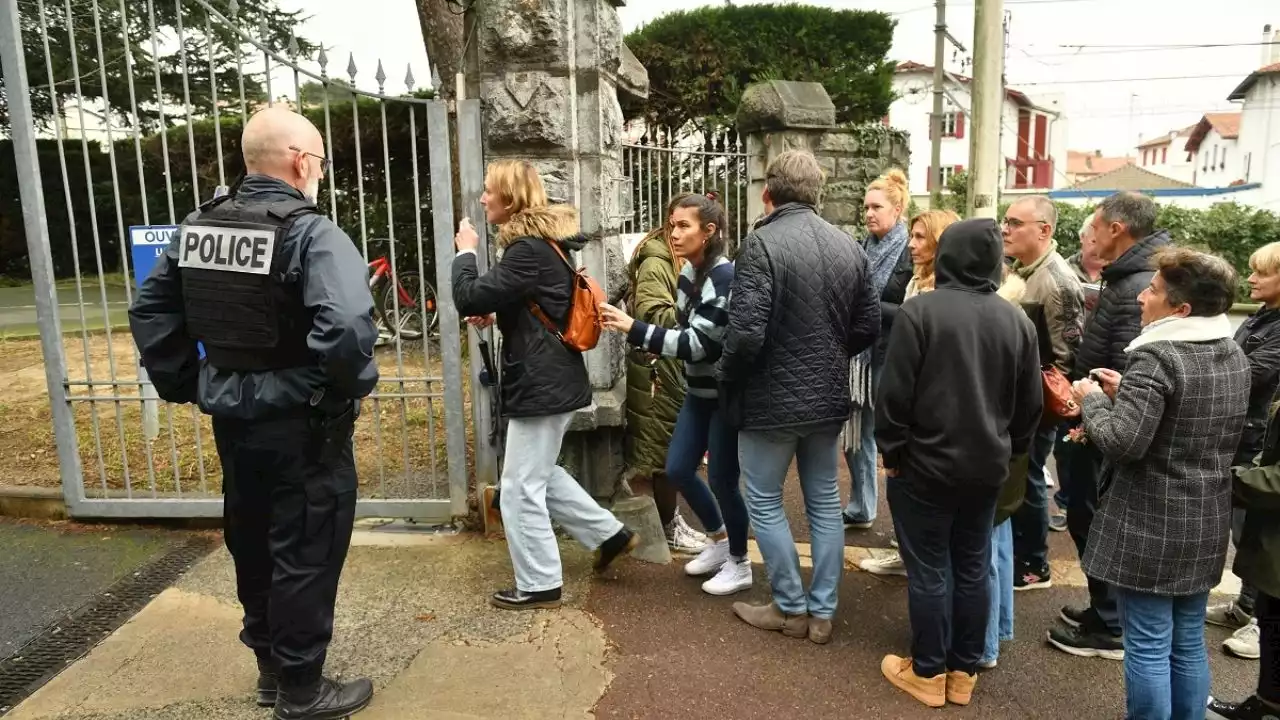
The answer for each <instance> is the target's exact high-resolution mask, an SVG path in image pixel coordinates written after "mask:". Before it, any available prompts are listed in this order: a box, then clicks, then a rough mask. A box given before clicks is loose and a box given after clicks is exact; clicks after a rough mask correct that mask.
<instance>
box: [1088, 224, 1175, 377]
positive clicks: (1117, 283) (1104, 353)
mask: <svg viewBox="0 0 1280 720" xmlns="http://www.w3.org/2000/svg"><path fill="white" fill-rule="evenodd" d="M1169 243H1170V240H1169V233H1168V232H1166V231H1164V230H1157V231H1156V232H1155V233H1154V234H1152V235H1150V236H1148V237H1146V238H1143V239H1142V240H1139V241H1138V242H1137V244H1135V245H1134V246H1133V247H1131V248H1129V250H1128V251H1126V252H1125V254H1123V255H1121V256H1120V257H1119V258H1117V259H1116V261H1115V262H1113V263H1111V264H1110V265H1108V266H1106V267H1105V268H1103V270H1102V282H1103V287H1102V292H1101V293H1099V294H1098V304H1097V306H1096V307H1095V308H1094V309H1093V314H1092V315H1090V316H1089V322H1088V324H1087V325H1085V328H1084V337H1083V338H1082V339H1081V341H1080V349H1079V350H1077V351H1076V367H1075V372H1074V373H1073V374H1072V378H1073V379H1078V378H1082V377H1085V376H1086V375H1088V374H1089V371H1090V370H1094V369H1096V368H1111V369H1112V370H1116V371H1118V372H1124V366H1125V361H1126V358H1125V353H1124V349H1125V347H1127V346H1128V345H1129V343H1130V342H1132V341H1133V339H1134V338H1136V337H1138V333H1139V332H1141V330H1142V306H1141V305H1139V304H1138V293H1140V292H1142V291H1143V289H1145V288H1146V287H1147V285H1149V284H1151V276H1152V275H1154V274H1155V271H1154V270H1152V268H1151V256H1152V255H1155V253H1156V251H1158V250H1159V249H1160V248H1162V247H1164V246H1166V245H1168V244H1169Z"/></svg>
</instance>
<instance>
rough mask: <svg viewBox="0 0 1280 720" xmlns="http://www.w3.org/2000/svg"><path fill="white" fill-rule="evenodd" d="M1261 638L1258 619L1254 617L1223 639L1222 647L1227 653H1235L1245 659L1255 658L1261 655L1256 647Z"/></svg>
mask: <svg viewBox="0 0 1280 720" xmlns="http://www.w3.org/2000/svg"><path fill="white" fill-rule="evenodd" d="M1261 639H1262V638H1261V631H1260V630H1259V629H1258V621H1257V619H1256V618H1255V619H1253V620H1250V621H1249V624H1248V625H1245V626H1244V627H1242V628H1240V629H1239V630H1237V631H1235V633H1233V634H1232V635H1231V637H1229V638H1227V639H1226V640H1223V641H1222V649H1223V650H1226V651H1227V654H1228V655H1235V656H1236V657H1238V658H1244V659H1245V660H1257V659H1258V658H1259V657H1262V653H1261V652H1260V651H1259V648H1258V645H1259V643H1260V641H1261Z"/></svg>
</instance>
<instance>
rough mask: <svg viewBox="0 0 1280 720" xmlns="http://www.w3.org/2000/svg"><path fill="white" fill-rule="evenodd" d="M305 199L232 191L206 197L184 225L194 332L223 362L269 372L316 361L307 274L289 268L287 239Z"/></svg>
mask: <svg viewBox="0 0 1280 720" xmlns="http://www.w3.org/2000/svg"><path fill="white" fill-rule="evenodd" d="M317 212H318V210H317V209H316V207H315V205H314V204H312V203H309V202H306V201H304V200H283V201H280V202H276V203H271V204H261V205H247V204H240V203H237V202H235V196H234V195H227V196H223V197H220V198H216V199H214V200H211V201H209V202H208V203H205V204H204V205H202V206H201V207H200V212H199V213H198V214H197V215H196V216H195V217H193V218H190V219H189V220H187V222H186V223H184V224H183V225H182V227H181V228H180V230H179V238H178V267H179V269H180V272H181V274H182V299H183V306H184V311H185V313H186V320H187V333H188V334H189V335H190V336H191V337H194V338H196V339H197V340H199V341H200V342H202V343H203V344H204V348H205V355H206V357H208V359H209V362H210V363H211V364H213V366H214V367H216V368H218V369H219V370H231V371H238V372H263V371H268V370H283V369H286V368H294V367H303V366H306V365H310V364H312V362H314V361H313V360H312V358H311V352H310V350H309V349H308V348H307V334H308V332H310V330H311V315H310V313H309V312H308V311H307V309H306V307H305V306H304V305H303V302H302V279H301V278H300V277H294V278H290V277H287V275H288V263H289V258H288V256H287V255H285V253H284V239H285V236H286V235H287V234H288V232H289V227H290V226H291V225H293V223H294V221H295V220H297V219H298V218H300V217H304V216H306V215H310V214H313V213H317Z"/></svg>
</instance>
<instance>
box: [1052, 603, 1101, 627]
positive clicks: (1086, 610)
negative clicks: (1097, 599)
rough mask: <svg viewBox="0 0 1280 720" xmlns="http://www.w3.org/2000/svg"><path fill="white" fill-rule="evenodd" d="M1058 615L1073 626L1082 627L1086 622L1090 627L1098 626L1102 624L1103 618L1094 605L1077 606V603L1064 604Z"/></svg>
mask: <svg viewBox="0 0 1280 720" xmlns="http://www.w3.org/2000/svg"><path fill="white" fill-rule="evenodd" d="M1058 617H1060V618H1062V622H1064V623H1066V624H1067V625H1070V626H1071V627H1073V628H1078V627H1081V626H1082V625H1085V624H1086V623H1087V624H1089V626H1090V627H1098V626H1099V625H1101V624H1102V620H1101V619H1100V618H1099V617H1098V611H1097V610H1094V609H1093V606H1085V607H1076V606H1075V605H1063V606H1062V609H1061V610H1059V611H1058Z"/></svg>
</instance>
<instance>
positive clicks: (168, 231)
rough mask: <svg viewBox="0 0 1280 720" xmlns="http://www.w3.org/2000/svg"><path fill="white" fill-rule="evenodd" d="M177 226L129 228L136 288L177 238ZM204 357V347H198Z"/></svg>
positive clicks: (139, 286)
mask: <svg viewBox="0 0 1280 720" xmlns="http://www.w3.org/2000/svg"><path fill="white" fill-rule="evenodd" d="M178 229H179V226H177V225H133V226H130V227H129V245H130V248H131V249H132V255H133V281H134V284H135V285H137V287H138V288H141V287H142V283H143V282H145V281H146V279H147V277H148V276H149V275H151V271H152V270H153V269H154V268H155V266H156V263H157V262H158V261H159V260H160V256H161V255H163V254H164V251H165V249H166V248H168V247H169V243H170V242H172V241H173V239H174V238H176V237H177V236H178ZM199 347H200V357H201V358H203V357H204V345H200V346H199Z"/></svg>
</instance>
